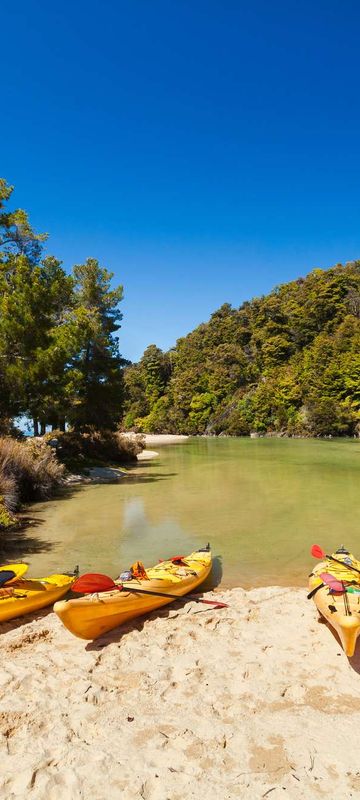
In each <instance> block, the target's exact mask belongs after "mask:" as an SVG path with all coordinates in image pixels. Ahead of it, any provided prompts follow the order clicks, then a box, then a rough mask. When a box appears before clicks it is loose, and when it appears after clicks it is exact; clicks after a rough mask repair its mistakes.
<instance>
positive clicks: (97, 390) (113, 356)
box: [0, 179, 125, 434]
mask: <svg viewBox="0 0 360 800" xmlns="http://www.w3.org/2000/svg"><path fill="white" fill-rule="evenodd" d="M11 194H12V187H11V186H8V184H7V183H6V181H5V180H3V179H1V180H0V386H1V394H0V432H5V433H6V432H10V433H11V424H12V420H13V419H14V418H16V417H19V416H26V417H28V418H29V419H31V420H33V428H34V433H35V434H38V433H39V432H40V433H44V432H45V429H46V426H47V425H51V426H52V427H53V428H60V429H62V430H64V429H65V425H66V423H68V424H69V425H71V427H72V428H73V429H75V430H79V431H81V430H85V429H87V428H89V427H93V428H96V429H97V430H99V429H108V430H110V429H115V428H116V426H117V423H118V421H119V419H120V416H121V411H122V396H123V365H124V363H125V362H124V361H123V359H121V357H120V354H119V347H118V339H117V337H116V336H115V334H116V332H117V330H118V329H119V327H120V320H121V316H122V315H121V313H120V311H119V303H120V301H121V299H122V287H121V286H120V287H117V288H111V280H112V277H113V276H112V274H111V273H110V272H108V271H107V270H106V269H103V268H102V267H100V266H99V263H98V262H97V261H96V260H95V259H93V258H89V259H87V261H86V262H85V263H84V264H80V265H76V266H75V267H74V269H73V272H72V274H71V275H68V274H67V273H66V272H65V270H64V269H63V267H62V265H61V262H60V261H58V260H57V259H56V258H54V257H53V256H47V257H43V243H44V241H45V240H46V238H47V237H46V235H44V234H37V233H35V231H34V230H33V229H32V227H31V225H30V222H29V219H28V216H27V214H26V212H25V211H22V210H21V209H17V210H15V211H11V210H10V211H9V210H8V203H9V201H11Z"/></svg>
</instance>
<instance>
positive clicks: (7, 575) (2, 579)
mask: <svg viewBox="0 0 360 800" xmlns="http://www.w3.org/2000/svg"><path fill="white" fill-rule="evenodd" d="M13 578H16V572H14V571H13V570H12V569H2V570H1V572H0V586H4V583H7V582H8V581H12V579H13Z"/></svg>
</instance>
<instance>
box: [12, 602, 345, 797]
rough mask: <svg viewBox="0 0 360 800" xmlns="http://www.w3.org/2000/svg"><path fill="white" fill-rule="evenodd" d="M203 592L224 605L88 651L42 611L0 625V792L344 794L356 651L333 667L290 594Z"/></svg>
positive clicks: (324, 642)
mask: <svg viewBox="0 0 360 800" xmlns="http://www.w3.org/2000/svg"><path fill="white" fill-rule="evenodd" d="M206 596H207V597H209V598H211V597H216V598H217V599H223V600H224V601H225V602H227V603H229V607H228V608H223V609H217V610H215V609H213V608H211V607H210V606H205V605H204V606H203V607H202V606H201V604H200V603H199V604H196V603H194V602H191V601H186V602H184V603H181V604H180V603H177V604H171V605H169V606H167V607H166V608H164V609H162V610H158V611H156V612H153V613H152V614H151V615H150V616H148V617H144V618H139V619H138V620H137V621H135V623H132V624H129V625H128V626H124V627H123V628H122V629H117V630H115V631H112V632H111V633H110V634H107V635H106V636H104V637H102V638H101V639H98V640H97V641H96V642H93V643H92V642H90V643H86V642H85V641H83V640H80V639H76V638H75V637H73V636H72V635H71V634H70V633H69V632H68V631H66V629H65V628H63V627H62V626H61V623H60V621H59V620H58V618H57V617H56V615H55V614H53V613H51V611H48V612H46V610H44V611H43V612H40V613H38V614H37V615H34V616H32V617H24V618H22V619H18V620H14V621H12V622H8V623H3V624H2V625H0V632H1V634H2V638H1V643H2V653H3V660H2V664H1V667H0V741H1V746H2V749H3V770H2V775H1V777H0V797H4V798H8V797H9V798H10V797H11V798H22V797H24V795H25V794H27V793H28V792H29V793H30V794H31V797H33V798H34V800H40V799H41V800H42V799H43V798H44V797H45V796H46V797H49V800H57V798H58V797H66V798H67V800H78V798H79V797H82V798H83V800H90V798H91V800H93V798H94V797H96V798H97V800H102V799H103V798H104V800H105V798H107V797H109V795H110V793H111V794H112V795H113V796H114V797H124V798H125V797H126V799H127V800H144V799H145V800H165V798H167V797H171V798H172V800H175V798H176V799H177V798H184V800H190V799H191V800H195V798H196V800H203V799H204V800H205V798H207V800H218V798H219V797H224V798H225V797H226V798H229V800H230V798H231V800H232V799H233V798H239V797H241V798H245V800H254V798H255V800H256V799H257V798H262V797H265V796H267V795H268V794H270V792H271V796H272V797H273V798H274V800H276V798H278V797H284V796H285V792H287V795H286V796H288V797H291V798H295V800H297V799H298V798H302V799H303V800H305V798H312V797H314V798H317V797H322V796H324V797H325V796H334V795H335V793H337V794H339V796H340V797H351V796H353V797H356V796H359V793H360V776H359V772H358V767H357V762H358V747H357V740H356V736H355V735H354V731H356V729H357V723H359V722H360V681H359V673H360V645H358V651H357V652H356V653H355V656H354V657H353V658H352V659H347V657H346V656H345V654H344V653H343V651H342V649H341V647H340V645H339V644H338V642H337V640H336V638H335V636H334V635H333V634H332V632H331V629H330V628H328V627H327V625H325V624H319V623H318V621H317V612H316V609H315V606H314V603H313V602H312V601H308V600H307V599H306V591H305V589H294V588H291V587H289V588H284V587H266V588H262V589H260V588H258V589H252V590H250V591H245V590H244V589H241V588H236V589H232V590H226V591H222V590H217V591H216V593H214V592H209V593H207V595H206ZM329 723H330V724H331V731H330V730H329ZM350 730H351V731H352V735H349V732H350ZM345 741H346V748H345V747H344V742H345ZM104 776H106V781H105V782H104Z"/></svg>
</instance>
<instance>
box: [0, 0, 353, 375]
mask: <svg viewBox="0 0 360 800" xmlns="http://www.w3.org/2000/svg"><path fill="white" fill-rule="evenodd" d="M1 28H2V34H1V62H2V91H1V127H0V137H1V142H0V144H1V161H0V165H1V166H0V174H1V175H2V176H3V177H5V178H6V179H7V180H8V181H9V182H10V183H13V184H15V185H16V192H15V194H14V202H15V203H16V205H18V206H20V207H23V208H26V209H27V210H28V211H29V212H30V217H31V220H32V222H33V224H34V225H35V226H36V227H37V228H38V229H40V230H45V231H48V232H49V233H50V234H51V238H50V240H49V244H48V249H49V251H50V252H53V253H54V254H55V255H57V256H58V257H60V258H62V259H63V261H64V264H65V266H66V267H67V268H70V267H71V265H72V264H74V263H77V262H80V261H83V260H84V259H85V258H86V257H88V256H94V257H97V258H98V259H99V260H100V261H101V263H102V264H103V265H104V266H107V267H108V268H109V269H111V270H112V271H113V272H115V276H116V280H117V281H118V282H122V283H123V284H124V288H125V300H124V303H123V312H124V320H123V329H122V332H121V351H122V353H123V355H125V356H126V357H128V358H131V359H134V360H135V359H137V358H138V357H139V356H140V355H141V353H142V351H143V350H144V348H145V347H146V346H147V345H148V344H150V343H153V342H154V343H156V344H158V345H159V346H160V347H163V348H168V347H170V346H171V345H172V344H174V343H175V340H176V338H177V337H179V336H181V335H183V334H186V333H187V332H189V331H190V330H192V328H193V327H195V325H197V324H198V323H200V322H201V321H204V320H206V319H208V317H209V315H210V313H211V312H212V311H214V310H215V309H216V308H218V307H219V306H220V305H221V304H222V303H223V302H226V301H227V302H231V303H232V304H233V305H235V306H238V305H239V304H240V303H241V302H242V301H243V300H244V299H250V298H251V297H252V296H254V295H257V294H262V293H265V292H267V291H268V290H270V289H271V288H272V287H273V286H274V285H276V284H278V283H281V282H284V281H287V280H290V279H292V278H294V277H296V276H298V275H301V274H305V273H306V272H308V271H309V270H310V269H312V268H313V267H315V266H321V267H327V266H330V265H332V264H333V263H336V262H339V261H342V262H345V261H348V260H351V259H354V258H360V225H359V221H360V102H359V100H360V97H359V95H360V90H359V86H360V81H359V78H360V74H359V73H360V69H359V29H360V5H359V3H358V2H357V1H356V0H355V1H354V2H351V1H349V0H343V2H340V0H337V1H336V2H335V0H312V2H309V0H303V1H302V2H300V0H299V2H294V0H284V2H277V1H276V0H274V2H271V3H270V2H268V0H264V1H263V0H251V2H250V1H249V0H246V2H243V0H216V1H215V0H111V2H109V1H108V2H106V0H103V2H100V1H99V2H93V1H92V0H87V2H83V1H82V0H74V2H71V3H70V2H69V0H63V2H56V1H55V2H51V3H49V2H48V0H41V1H39V0H27V1H26V2H24V0H18V2H16V3H13V4H10V3H7V4H3V5H2V9H1Z"/></svg>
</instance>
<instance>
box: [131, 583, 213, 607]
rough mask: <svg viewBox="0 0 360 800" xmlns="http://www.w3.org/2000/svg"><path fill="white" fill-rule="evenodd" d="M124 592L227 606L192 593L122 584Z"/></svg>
mask: <svg viewBox="0 0 360 800" xmlns="http://www.w3.org/2000/svg"><path fill="white" fill-rule="evenodd" d="M123 588H124V591H125V592H136V593H137V594H149V595H152V596H153V597H169V598H170V599H171V600H195V603H206V604H207V605H209V606H219V607H220V608H228V604H227V603H221V602H219V601H218V600H202V599H201V597H196V595H194V594H181V595H178V594H166V593H165V592H150V591H149V590H148V589H135V588H133V587H132V586H131V587H130V586H124V587H123Z"/></svg>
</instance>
